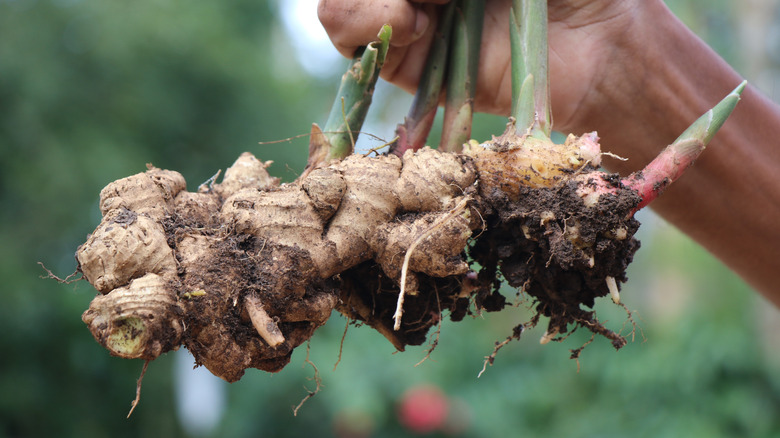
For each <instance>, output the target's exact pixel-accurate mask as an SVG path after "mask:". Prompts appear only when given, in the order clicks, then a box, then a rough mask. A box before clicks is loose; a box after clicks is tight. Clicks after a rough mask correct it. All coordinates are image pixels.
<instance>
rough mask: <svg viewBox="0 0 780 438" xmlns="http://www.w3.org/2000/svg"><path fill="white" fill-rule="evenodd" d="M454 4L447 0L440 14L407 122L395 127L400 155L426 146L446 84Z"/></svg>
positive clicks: (395, 147)
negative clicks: (445, 76)
mask: <svg viewBox="0 0 780 438" xmlns="http://www.w3.org/2000/svg"><path fill="white" fill-rule="evenodd" d="M455 5H456V2H454V1H453V2H450V3H448V4H447V5H446V6H445V7H444V9H443V11H442V13H441V15H440V18H439V26H438V28H437V29H436V34H435V35H434V37H433V42H432V43H431V49H430V52H428V59H427V60H426V62H425V68H424V69H423V73H422V77H421V78H420V84H419V86H418V87H417V93H416V94H415V95H414V101H413V102H412V107H411V108H410V109H409V114H408V115H407V116H406V118H405V119H404V123H402V124H399V125H398V127H397V128H396V131H395V133H396V135H397V136H398V141H397V142H396V143H395V144H394V145H393V147H392V152H393V153H395V154H396V155H398V156H402V155H403V154H404V152H406V150H407V149H411V150H413V151H416V150H418V149H420V148H421V147H423V146H425V141H426V140H427V139H428V134H429V133H430V132H431V127H432V126H433V121H434V119H435V117H436V110H437V109H438V108H439V96H440V95H441V89H442V85H443V84H444V73H445V71H446V67H447V55H448V50H449V45H450V34H451V30H452V19H453V15H454V12H455Z"/></svg>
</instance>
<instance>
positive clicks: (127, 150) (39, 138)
mask: <svg viewBox="0 0 780 438" xmlns="http://www.w3.org/2000/svg"><path fill="white" fill-rule="evenodd" d="M669 3H670V5H671V6H672V7H674V8H675V10H676V11H678V13H680V15H681V16H682V18H683V19H684V20H685V21H686V22H687V23H690V25H691V26H692V27H693V28H694V30H695V31H696V32H697V33H699V34H700V35H702V36H703V37H705V38H706V39H707V40H708V41H709V42H710V43H711V44H712V45H713V46H714V47H715V48H716V49H717V50H718V51H719V52H721V53H722V54H723V55H724V56H725V57H726V58H727V59H729V60H730V61H732V62H733V61H734V58H733V56H734V53H736V52H737V51H738V48H737V47H735V46H734V45H733V41H734V38H733V37H734V31H733V30H730V29H732V27H730V25H731V24H732V23H729V19H728V17H730V15H729V12H730V8H731V7H732V6H730V3H732V2H725V1H718V2H701V1H698V2H694V1H683V0H678V1H670V2H669ZM703 4H704V5H705V6H702V5H703ZM277 7H278V4H277V3H275V2H274V3H268V2H263V1H258V0H252V1H250V0H236V1H233V2H183V1H176V0H143V1H138V2H124V3H123V2H100V1H96V0H0V41H2V43H0V221H1V222H0V225H2V226H0V242H1V243H2V244H1V245H0V278H1V279H2V282H3V283H2V288H1V289H0V290H2V295H0V297H1V298H2V302H1V303H0V333H2V336H0V437H3V436H8V437H38V436H62V437H70V436H79V437H91V436H114V437H121V436H169V437H176V436H187V432H185V430H189V429H187V428H185V427H184V426H183V425H182V424H181V422H180V420H179V417H178V416H177V411H176V406H175V393H174V386H175V383H174V381H175V379H174V373H175V372H176V371H175V369H174V367H173V362H174V358H175V356H176V355H179V354H181V352H177V353H172V354H169V355H166V356H165V357H163V358H161V359H159V360H157V361H155V362H154V363H152V364H151V366H150V370H149V372H148V374H147V376H146V377H145V380H144V387H143V393H142V397H141V404H140V406H139V407H138V409H137V410H136V412H135V413H134V414H133V417H132V418H131V419H129V420H126V419H125V418H124V416H125V414H126V413H127V410H128V409H129V405H130V401H131V400H132V398H133V396H134V394H135V381H136V378H137V377H138V375H139V373H140V370H141V367H142V363H141V362H139V361H127V360H122V359H117V358H113V357H110V356H109V355H108V353H107V352H106V351H104V350H103V349H102V348H101V347H100V346H99V345H98V344H97V343H96V342H94V340H93V339H92V338H91V336H90V335H89V332H88V331H87V330H86V328H85V327H84V325H83V324H82V322H81V321H80V314H81V312H82V311H83V310H84V309H86V307H87V305H88V303H89V301H90V300H91V298H92V296H93V295H94V290H93V289H92V288H91V287H90V286H89V285H88V284H86V282H77V283H74V284H71V285H61V284H58V283H56V282H54V281H53V280H45V279H41V278H40V277H41V276H42V275H43V276H45V272H44V271H43V270H42V269H41V268H40V267H39V266H38V265H37V264H36V262H38V261H40V262H43V263H44V264H45V265H46V266H47V267H48V268H50V269H52V270H53V271H54V272H55V273H57V274H58V275H60V276H65V275H67V273H68V272H72V271H73V270H74V269H75V261H74V258H73V254H74V252H75V249H76V247H77V246H78V245H79V244H80V243H81V242H83V240H84V239H85V236H86V235H87V234H88V233H89V232H90V231H92V230H93V229H94V227H95V225H96V224H97V223H98V221H99V211H98V209H97V195H98V193H99V191H100V189H101V188H102V187H103V186H104V185H105V184H107V183H108V182H110V181H112V180H114V179H117V178H120V177H123V176H127V175H130V174H133V173H137V172H140V171H143V170H144V169H145V167H144V165H145V163H148V162H151V163H154V164H155V165H156V166H158V167H163V168H170V169H176V170H179V171H180V172H182V174H184V175H185V177H186V178H187V179H188V181H189V183H190V189H194V187H195V186H196V185H197V184H199V183H200V182H202V181H205V180H206V179H207V178H209V177H210V176H211V175H213V174H214V172H215V171H216V169H218V168H225V167H227V166H229V165H230V163H231V162H232V161H233V160H234V159H235V158H236V157H237V156H238V154H239V153H240V152H242V151H244V150H249V151H252V152H254V153H256V154H257V155H258V156H259V157H261V158H262V159H264V160H269V159H272V160H274V161H276V164H275V165H274V166H273V167H272V172H273V173H275V174H276V175H277V176H281V177H282V178H283V179H285V180H292V179H293V178H294V177H295V176H296V174H297V172H299V171H300V170H301V169H302V166H303V164H304V163H305V159H306V148H307V143H306V140H305V138H304V139H299V140H293V141H290V142H283V143H280V144H275V145H264V146H263V145H258V144H257V143H258V142H260V141H270V140H278V139H284V138H287V137H292V136H295V135H298V134H305V133H307V132H308V129H309V124H310V123H311V122H315V121H317V122H322V120H323V119H324V117H325V115H326V113H327V110H328V108H329V107H330V100H331V99H332V96H333V94H334V93H335V90H336V87H337V82H338V79H337V78H336V77H326V78H319V79H316V78H312V77H309V76H307V75H306V74H304V73H303V72H302V70H301V69H300V68H299V67H298V66H297V65H296V63H295V60H294V57H293V55H292V48H291V47H292V46H291V45H289V42H286V36H285V35H284V33H283V30H282V29H281V27H280V26H281V25H280V24H279V22H278V20H277V19H276V15H277V12H278V11H277V10H276V9H277ZM703 8H704V9H703ZM724 29H725V30H724ZM344 65H345V66H346V61H345V62H344ZM387 99H388V100H392V99H391V98H390V97H387ZM404 99H405V98H404ZM380 106H381V105H380ZM385 107H386V106H385ZM403 114H404V111H403V110H402V111H401V112H399V113H397V114H382V117H383V118H387V119H388V120H389V121H391V122H392V123H394V122H395V121H397V120H400V118H401V117H402V115H403ZM479 120H480V126H479V127H478V129H477V130H475V134H474V135H475V137H477V138H485V137H487V136H488V135H489V134H490V133H497V132H500V131H501V129H502V127H503V121H502V120H500V119H498V118H495V117H488V116H480V119H479ZM389 126H392V124H391V125H389ZM380 134H381V133H380ZM384 134H385V135H387V133H384ZM645 220H646V221H647V222H649V224H648V226H647V227H646V229H645V230H644V231H643V233H644V236H642V237H643V242H644V248H643V249H642V250H641V251H640V253H639V255H638V257H637V261H636V263H635V264H634V265H633V266H632V268H631V271H630V272H629V276H630V277H631V281H630V282H629V284H628V285H626V287H625V288H624V289H623V299H624V302H625V303H626V304H627V305H628V307H629V308H630V309H635V310H637V311H638V313H636V314H635V318H636V320H637V322H638V323H639V325H640V326H641V328H642V333H641V334H639V335H638V338H637V341H635V342H633V343H630V344H629V345H628V346H627V347H626V348H625V349H624V350H621V351H620V352H618V353H616V352H614V351H613V350H612V349H611V347H610V346H609V345H608V343H607V342H605V341H603V340H596V341H595V342H594V343H593V344H591V345H590V346H589V347H588V348H587V349H585V350H584V352H583V354H582V356H581V358H580V359H579V363H577V362H576V361H571V360H568V355H569V351H568V350H569V349H574V348H577V347H579V346H580V345H582V344H584V343H585V342H587V341H588V339H589V336H587V334H585V333H579V332H578V333H575V334H574V335H572V336H571V337H570V338H569V339H567V340H566V341H565V342H564V343H563V344H556V343H553V344H550V345H547V346H544V347H542V346H540V345H539V344H538V339H539V337H540V336H541V334H542V332H543V328H542V327H540V328H538V329H536V330H534V331H530V332H528V333H526V334H525V335H524V337H523V339H522V340H521V341H519V342H513V343H511V344H509V345H508V346H506V347H505V348H504V349H503V350H502V351H501V352H500V353H499V355H498V358H497V360H496V363H495V365H494V366H493V367H490V368H488V369H487V371H486V373H485V374H484V375H483V376H482V377H481V378H480V379H477V378H476V376H477V373H478V372H479V370H480V369H481V368H482V360H483V357H484V356H486V355H487V354H489V353H490V351H491V350H492V348H493V343H494V342H495V341H498V340H502V339H504V338H505V337H506V336H507V335H508V334H509V333H510V330H511V328H512V327H513V326H514V325H515V324H517V323H519V322H523V321H525V320H527V318H528V312H527V311H526V310H525V309H524V308H523V307H522V305H521V306H519V307H518V308H516V309H512V310H510V311H506V312H502V313H500V314H486V315H482V316H479V317H476V318H474V319H470V320H466V321H463V322H461V323H458V324H453V323H450V322H447V321H445V322H444V324H443V327H442V328H441V335H440V339H439V344H438V345H439V346H438V348H437V349H436V350H435V351H434V353H433V355H432V357H431V358H430V359H429V360H427V361H426V362H424V363H423V364H421V365H419V366H417V367H414V364H415V363H417V362H418V361H419V360H420V359H422V358H423V356H425V348H422V347H420V348H410V349H409V351H407V352H405V353H403V354H392V352H393V349H392V346H391V345H390V344H389V343H388V342H387V341H385V340H384V339H383V338H382V337H381V336H380V335H379V334H378V333H375V332H373V331H372V330H370V329H367V328H355V327H350V329H349V331H348V333H347V336H346V339H345V341H344V345H343V356H342V357H341V362H340V363H339V365H338V368H337V369H336V370H335V371H332V367H333V364H334V363H335V362H336V360H337V358H338V355H339V344H340V341H341V337H342V333H343V330H344V326H345V320H344V319H343V318H342V317H338V316H334V317H333V318H332V320H331V321H330V322H329V323H328V325H326V326H325V327H324V328H323V329H321V331H320V332H318V333H317V335H316V336H315V337H314V339H313V341H312V344H311V351H310V355H311V359H312V361H313V363H314V364H316V365H317V366H318V367H319V372H320V376H321V377H322V379H323V385H324V387H323V388H322V391H321V392H320V393H319V394H317V395H316V396H315V397H314V398H312V399H311V400H309V401H308V402H307V403H306V404H305V405H304V406H303V408H302V409H301V411H300V412H299V415H298V416H297V417H293V415H292V407H293V406H295V405H296V404H298V402H299V401H300V400H301V399H302V398H303V397H304V396H305V395H306V393H307V390H306V389H304V386H306V387H307V388H309V389H312V388H313V387H314V383H313V382H311V381H310V380H308V379H309V378H311V376H312V373H313V370H312V368H311V367H310V366H309V365H307V364H306V363H305V357H306V351H305V350H304V349H299V351H297V352H296V353H295V355H294V356H293V361H292V364H291V365H290V366H289V367H288V368H286V369H285V370H283V371H282V372H281V373H279V374H277V375H270V374H267V373H263V372H260V371H250V372H248V373H247V375H246V376H245V377H244V378H243V380H241V381H240V382H238V383H235V384H232V385H227V384H224V385H221V387H222V388H223V389H225V390H226V391H227V399H226V409H225V411H224V415H223V416H222V419H221V421H220V422H219V423H218V425H217V426H216V428H215V429H214V430H211V431H203V434H205V435H210V436H236V437H244V436H246V437H248V436H260V435H264V436H274V437H297V436H302V435H304V434H305V435H308V436H332V435H334V433H335V432H334V431H335V430H336V429H337V425H339V424H341V425H344V424H346V425H347V426H349V425H352V426H355V425H357V424H363V427H364V428H365V429H366V430H371V431H373V435H372V436H377V437H391V436H399V435H404V434H405V433H406V432H405V431H404V430H403V429H402V427H401V426H400V425H399V422H398V419H397V416H396V414H395V410H396V404H397V402H398V399H399V397H400V396H401V394H402V393H403V392H404V391H405V390H406V389H408V388H410V387H412V386H414V385H417V384H422V383H433V384H436V385H438V386H440V387H441V388H442V389H443V391H444V392H445V393H446V394H447V395H448V396H449V397H450V400H451V403H452V405H453V406H454V409H456V411H457V412H459V414H458V416H457V419H459V420H460V423H461V426H462V427H463V429H462V430H461V435H463V436H474V437H477V436H485V437H487V436H506V435H511V436H542V435H545V436H567V437H590V436H599V437H611V436H614V437H624V436H652V437H664V436H670V437H671V436H675V437H677V436H686V437H708V438H709V437H744V436H757V437H771V436H778V434H780V417H778V415H777V413H778V412H780V365H779V364H780V356H778V353H777V350H778V344H777V340H776V336H777V333H776V332H771V331H768V329H767V328H765V327H764V326H763V325H762V324H763V322H762V321H763V320H762V317H761V315H762V314H763V313H762V309H761V307H767V306H769V305H768V304H766V303H764V302H762V301H760V299H759V298H757V296H756V295H755V294H754V293H753V292H752V291H750V289H749V288H747V287H746V286H745V285H744V284H743V283H742V282H741V281H740V280H738V279H737V278H736V277H735V276H734V275H733V274H731V273H730V272H728V271H727V270H726V269H725V268H724V267H723V266H721V265H720V264H719V263H718V262H717V261H716V260H714V259H713V258H712V257H711V256H709V255H707V254H706V253H705V252H704V251H703V250H702V249H700V248H699V247H697V246H696V245H695V244H693V243H691V242H690V241H689V240H687V239H686V238H684V237H682V236H680V235H679V233H677V232H676V231H674V230H673V229H671V228H670V227H668V226H666V225H664V224H662V223H661V224H659V223H658V220H657V219H655V218H654V217H652V216H646V219H645ZM506 292H507V294H508V295H509V296H513V294H514V292H513V291H506ZM597 307H598V311H599V314H600V315H601V318H602V319H606V320H608V321H609V323H608V324H609V325H610V326H611V327H613V328H615V329H620V327H621V326H622V325H623V324H624V321H626V314H625V312H624V311H623V310H622V309H620V308H618V307H616V306H613V305H611V304H610V303H608V302H602V303H599V304H598V306H597ZM763 312H764V313H769V314H770V315H773V316H774V318H775V319H776V318H777V311H776V309H770V310H766V309H763ZM629 326H630V324H629ZM625 330H626V331H628V330H630V328H626V329H625ZM642 334H643V335H642ZM432 335H434V334H433V333H432ZM578 368H579V371H578ZM202 404H203V406H204V409H214V408H213V407H211V406H212V405H211V403H210V400H203V401H202ZM355 427H356V426H355ZM452 427H455V426H452ZM207 432H208V433H207ZM192 433H196V432H192ZM452 433H453V434H454V433H455V431H452ZM196 434H197V433H196Z"/></svg>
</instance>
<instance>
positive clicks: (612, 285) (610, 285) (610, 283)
mask: <svg viewBox="0 0 780 438" xmlns="http://www.w3.org/2000/svg"><path fill="white" fill-rule="evenodd" d="M607 289H609V295H610V296H611V297H612V301H613V302H614V303H615V304H620V291H619V290H618V286H617V282H616V281H615V277H610V276H607Z"/></svg>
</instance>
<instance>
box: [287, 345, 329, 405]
mask: <svg viewBox="0 0 780 438" xmlns="http://www.w3.org/2000/svg"><path fill="white" fill-rule="evenodd" d="M310 348H311V343H310V342H307V343H306V360H305V361H304V366H306V364H309V365H311V367H312V368H314V377H313V379H314V383H315V384H316V385H317V386H316V387H315V388H314V391H308V390H307V391H308V394H306V397H304V398H303V400H301V402H300V403H298V406H296V407H294V408H293V416H294V417H297V416H298V410H300V409H301V407H302V406H303V404H304V403H306V402H307V401H309V399H310V398H312V397H314V396H315V395H317V393H318V392H320V389H322V379H321V378H320V370H318V369H317V365H314V362H312V361H311V359H309V350H310ZM304 389H305V387H304Z"/></svg>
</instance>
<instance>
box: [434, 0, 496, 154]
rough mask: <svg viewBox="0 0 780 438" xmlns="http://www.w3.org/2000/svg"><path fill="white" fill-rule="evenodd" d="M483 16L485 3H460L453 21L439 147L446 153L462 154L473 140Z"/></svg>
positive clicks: (472, 0) (463, 0) (468, 0)
mask: <svg viewBox="0 0 780 438" xmlns="http://www.w3.org/2000/svg"><path fill="white" fill-rule="evenodd" d="M484 16H485V4H484V1H482V0H458V1H457V6H456V8H455V16H454V18H453V20H454V28H453V35H452V37H453V40H452V53H451V54H450V59H449V62H448V68H447V100H446V103H445V108H444V126H443V130H442V138H441V143H440V146H439V149H441V150H443V151H449V152H459V151H460V150H461V149H462V147H463V144H464V143H466V142H467V141H469V139H470V138H471V120H472V115H473V111H474V95H475V93H476V89H477V72H478V71H479V51H480V44H481V42H482V22H483V19H484Z"/></svg>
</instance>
